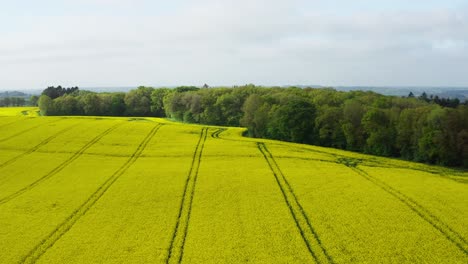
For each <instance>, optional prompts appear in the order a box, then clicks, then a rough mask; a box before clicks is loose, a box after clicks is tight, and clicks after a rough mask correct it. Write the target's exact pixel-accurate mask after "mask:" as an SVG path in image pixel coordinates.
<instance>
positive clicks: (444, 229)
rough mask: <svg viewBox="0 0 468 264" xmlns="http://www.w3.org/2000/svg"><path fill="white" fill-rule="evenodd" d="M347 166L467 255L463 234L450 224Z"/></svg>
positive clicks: (385, 185)
mask: <svg viewBox="0 0 468 264" xmlns="http://www.w3.org/2000/svg"><path fill="white" fill-rule="evenodd" d="M349 168H351V169H352V170H353V171H355V172H356V173H358V174H359V175H361V176H362V177H363V178H365V179H366V180H368V181H370V182H371V183H373V184H374V185H376V186H378V187H380V188H381V189H382V190H384V191H385V192H387V193H388V194H390V195H392V196H393V197H395V198H396V199H398V200H399V201H401V202H402V203H403V204H405V205H406V206H407V207H408V208H409V209H411V210H412V211H413V212H415V213H416V214H417V215H418V216H419V217H421V218H422V219H423V220H425V221H426V222H427V223H429V224H430V225H431V226H432V227H434V228H435V229H436V230H438V231H439V232H440V233H441V234H442V235H443V236H444V237H445V238H446V239H447V240H449V241H450V242H452V243H453V244H454V245H455V246H456V247H457V248H458V249H460V250H461V251H462V252H463V253H464V254H465V255H467V256H468V243H467V241H466V240H465V238H463V236H461V235H460V234H459V233H457V232H456V231H455V230H453V229H452V228H451V227H450V226H448V225H447V224H446V223H444V222H443V221H442V220H440V219H439V218H438V217H437V216H435V215H433V214H432V213H431V212H430V211H429V210H427V209H426V208H425V207H423V206H422V205H420V204H419V203H417V202H416V201H415V200H413V199H412V198H410V197H408V196H406V195H405V194H403V193H402V192H400V191H399V190H397V189H395V188H393V187H391V186H390V185H388V184H387V183H385V182H383V181H382V180H379V179H377V178H376V177H373V176H371V175H369V174H368V173H367V172H365V171H363V170H362V169H359V168H357V167H349Z"/></svg>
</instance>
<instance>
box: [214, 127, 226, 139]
mask: <svg viewBox="0 0 468 264" xmlns="http://www.w3.org/2000/svg"><path fill="white" fill-rule="evenodd" d="M226 130H227V128H219V129H218V130H216V131H214V132H213V133H211V137H212V138H219V134H221V133H223V132H224V131H226Z"/></svg>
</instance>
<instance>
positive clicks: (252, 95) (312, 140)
mask: <svg viewBox="0 0 468 264" xmlns="http://www.w3.org/2000/svg"><path fill="white" fill-rule="evenodd" d="M435 101H436V100H427V98H421V97H419V98H415V97H414V96H408V97H406V98H401V97H395V96H384V95H380V94H377V93H374V92H363V91H350V92H341V91H336V90H334V89H332V88H321V89H313V88H296V87H290V88H280V87H258V86H254V85H245V86H241V87H234V88H223V87H219V88H206V87H205V88H201V89H200V88H197V87H191V86H184V87H178V88H175V89H168V88H159V89H154V88H151V87H139V88H137V89H135V90H131V91H129V92H128V93H93V92H88V91H80V90H78V89H76V90H74V91H72V92H71V93H64V94H63V95H62V96H59V97H57V98H55V99H51V98H50V97H49V96H47V95H45V94H43V95H42V96H41V97H40V98H39V107H40V110H41V113H42V114H43V115H111V116H155V117H168V118H171V119H174V120H178V121H183V122H189V123H200V124H209V125H224V126H244V127H247V134H248V136H251V137H261V138H271V139H278V140H283V141H290V142H298V143H305V144H313V145H320V146H326V147H334V148H340V149H346V150H352V151H359V152H364V153H369V154H373V155H380V156H387V157H401V158H404V159H407V160H412V161H418V162H426V163H431V164H439V165H446V166H463V167H468V106H467V104H466V102H465V103H464V104H460V103H459V102H456V103H450V106H447V107H444V106H441V105H440V104H438V102H440V101H442V102H444V104H445V105H447V103H446V102H447V101H443V100H442V99H440V100H439V101H438V102H435Z"/></svg>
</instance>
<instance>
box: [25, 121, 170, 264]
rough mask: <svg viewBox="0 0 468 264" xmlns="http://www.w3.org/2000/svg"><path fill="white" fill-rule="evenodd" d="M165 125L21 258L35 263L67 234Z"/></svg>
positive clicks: (151, 135) (141, 144) (152, 134)
mask: <svg viewBox="0 0 468 264" xmlns="http://www.w3.org/2000/svg"><path fill="white" fill-rule="evenodd" d="M162 126H163V124H158V125H156V126H155V127H154V128H153V129H152V130H151V131H150V132H149V133H148V135H146V137H145V138H144V139H143V141H142V142H141V143H140V144H139V145H138V147H137V149H136V150H135V152H134V153H133V154H132V156H130V158H129V159H128V160H127V161H126V162H125V163H124V164H123V165H122V166H120V168H119V169H117V170H116V171H115V172H114V173H113V174H112V175H111V176H110V177H109V178H108V179H107V180H106V181H105V182H104V183H103V184H101V185H100V186H99V187H98V189H97V190H96V191H95V192H94V193H93V194H91V196H90V197H89V198H88V199H87V200H86V201H85V202H84V203H83V204H82V205H81V206H79V207H78V208H77V209H76V210H75V211H74V212H73V213H72V214H71V215H69V216H68V217H67V218H66V219H65V221H63V222H62V223H61V224H59V225H58V226H57V228H55V230H54V231H52V232H51V233H50V234H49V235H48V236H47V237H45V238H44V239H42V241H41V243H39V244H38V245H36V246H35V247H34V248H33V249H32V250H31V251H29V253H28V254H27V255H26V256H24V257H23V259H22V260H21V262H22V263H35V262H36V261H37V260H38V259H39V258H40V257H41V256H42V255H44V253H46V252H47V250H49V249H50V248H51V247H52V246H53V245H54V244H55V243H56V242H57V241H58V240H59V239H60V238H61V237H62V236H63V235H65V234H66V233H67V232H68V231H69V230H70V229H71V228H72V227H73V225H74V224H75V223H76V222H77V221H78V220H79V219H80V218H81V217H82V216H83V215H85V214H86V213H87V212H88V211H89V209H91V207H93V205H94V204H96V202H97V201H98V200H99V199H100V198H101V197H102V196H103V195H104V194H105V193H106V192H107V190H108V189H109V188H110V187H111V186H112V185H113V184H114V182H116V181H117V180H118V179H119V178H120V176H122V175H123V174H124V173H125V172H126V171H127V170H128V169H129V168H130V167H131V166H132V165H133V164H134V163H135V162H136V161H137V159H138V158H139V157H140V156H141V153H143V151H144V150H145V148H146V146H147V145H148V143H149V142H150V141H151V139H152V138H153V137H154V135H156V133H157V132H158V130H159V129H160V128H161V127H162Z"/></svg>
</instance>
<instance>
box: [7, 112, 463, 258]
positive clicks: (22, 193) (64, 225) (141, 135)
mask: <svg viewBox="0 0 468 264" xmlns="http://www.w3.org/2000/svg"><path fill="white" fill-rule="evenodd" d="M33 113H36V112H35V109H34V108H21V109H16V108H2V109H0V150H1V151H0V263H123V262H125V263H180V262H184V263H239V262H253V263H350V262H359V263H363V262H365V263H468V220H467V219H468V188H467V183H468V173H467V172H463V171H458V170H454V169H447V168H442V167H436V166H426V165H424V164H417V163H412V162H406V161H401V160H394V159H387V158H380V157H375V156H368V155H363V154H356V153H352V152H346V151H341V150H336V149H328V148H323V147H314V146H308V145H301V144H293V143H285V142H280V141H273V140H263V139H252V138H244V137H242V136H241V134H242V131H243V130H242V129H240V128H219V127H210V126H197V125H187V124H180V123H174V122H170V121H168V120H165V119H157V118H131V117H130V118H123V117H122V118H107V117H34V114H33Z"/></svg>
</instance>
